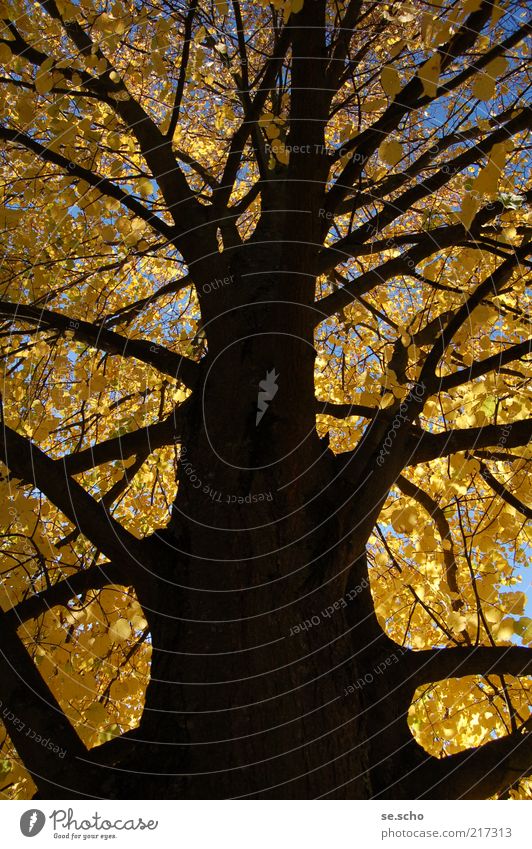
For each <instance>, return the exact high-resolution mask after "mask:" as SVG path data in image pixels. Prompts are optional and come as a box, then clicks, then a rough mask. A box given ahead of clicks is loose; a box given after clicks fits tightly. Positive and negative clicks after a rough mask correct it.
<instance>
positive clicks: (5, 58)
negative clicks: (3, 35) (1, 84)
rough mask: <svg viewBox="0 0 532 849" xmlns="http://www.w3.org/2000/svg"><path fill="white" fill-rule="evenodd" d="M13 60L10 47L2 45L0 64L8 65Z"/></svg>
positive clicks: (0, 45) (0, 47)
mask: <svg viewBox="0 0 532 849" xmlns="http://www.w3.org/2000/svg"><path fill="white" fill-rule="evenodd" d="M10 59H11V50H10V48H9V45H8V44H6V43H5V42H3V43H2V44H0V64H2V65H7V63H8V62H9V61H10Z"/></svg>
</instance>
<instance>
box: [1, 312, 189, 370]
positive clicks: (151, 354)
mask: <svg viewBox="0 0 532 849" xmlns="http://www.w3.org/2000/svg"><path fill="white" fill-rule="evenodd" d="M0 315H2V316H9V317H10V318H14V319H17V320H18V321H29V322H32V323H33V324H38V325H41V326H43V327H49V328H52V329H54V330H60V331H61V332H62V333H65V332H68V331H70V332H71V333H73V337H74V339H77V340H79V341H80V342H87V343H88V344H89V345H91V346H92V347H94V348H98V349H100V350H104V351H108V352H109V353H111V354H118V355H119V356H121V357H134V358H135V359H137V360H140V361H141V362H143V363H147V364H148V365H150V366H153V368H155V369H157V370H158V371H160V372H162V373H163V374H168V375H170V376H171V377H174V378H176V379H179V380H181V381H183V383H184V384H185V385H186V386H189V387H192V386H194V384H195V382H196V379H197V376H198V365H197V364H196V363H195V362H193V360H189V359H187V358H186V357H182V356H180V355H179V354H175V353H174V352H173V351H169V350H168V348H165V347H163V346H162V345H155V344H153V343H151V342H148V341H145V340H144V339H128V338H126V337H125V336H120V334H119V333H115V332H114V331H113V330H104V329H103V328H102V327H98V326H97V325H95V324H91V323H90V322H88V321H80V320H78V319H75V318H70V317H69V316H66V315H63V314H62V313H58V312H54V311H52V310H46V309H42V308H41V307H32V306H27V305H26V304H15V303H11V302H10V301H0Z"/></svg>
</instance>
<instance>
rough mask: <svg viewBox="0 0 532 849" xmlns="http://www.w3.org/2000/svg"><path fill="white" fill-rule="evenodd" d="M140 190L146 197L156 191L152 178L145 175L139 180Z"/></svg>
mask: <svg viewBox="0 0 532 849" xmlns="http://www.w3.org/2000/svg"><path fill="white" fill-rule="evenodd" d="M139 191H140V193H141V195H143V196H144V197H148V196H149V195H151V194H152V193H153V191H154V185H153V183H152V182H151V180H148V178H147V177H143V178H142V179H141V180H139Z"/></svg>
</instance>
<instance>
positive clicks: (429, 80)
mask: <svg viewBox="0 0 532 849" xmlns="http://www.w3.org/2000/svg"><path fill="white" fill-rule="evenodd" d="M440 65H441V60H440V54H439V53H435V54H434V56H431V57H430V59H427V61H426V62H425V64H424V65H422V67H421V68H420V69H419V72H418V76H419V79H420V80H421V82H422V83H423V92H424V94H426V96H427V97H436V93H437V91H438V80H439V78H440Z"/></svg>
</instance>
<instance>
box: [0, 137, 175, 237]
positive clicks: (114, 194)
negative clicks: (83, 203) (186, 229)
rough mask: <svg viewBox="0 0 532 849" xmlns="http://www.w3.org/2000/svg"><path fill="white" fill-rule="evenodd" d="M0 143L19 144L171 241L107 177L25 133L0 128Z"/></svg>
mask: <svg viewBox="0 0 532 849" xmlns="http://www.w3.org/2000/svg"><path fill="white" fill-rule="evenodd" d="M0 139H3V140H4V141H9V142H13V143H14V144H20V145H22V147H24V148H26V150H29V151H31V152H32V153H34V154H35V155H36V156H38V157H39V158H40V159H42V160H43V161H44V162H50V163H51V164H52V165H57V166H58V168H61V169H62V170H63V171H66V172H67V174H69V175H70V176H71V177H77V178H78V179H80V180H85V182H86V183H88V184H89V186H92V187H93V188H95V189H97V190H98V191H99V192H101V194H102V195H106V196H107V197H111V198H114V200H118V201H120V203H121V204H122V206H125V207H126V209H128V210H129V211H130V212H132V213H133V214H134V215H136V216H137V217H138V218H141V219H142V221H146V223H147V224H149V225H150V226H151V227H153V229H154V230H155V232H156V233H159V234H161V235H163V236H165V238H167V239H168V238H171V236H172V233H173V230H172V227H170V226H169V225H168V224H166V223H165V222H164V221H163V219H162V218H159V216H158V215H156V214H155V213H154V212H152V211H151V210H150V209H148V208H147V207H145V206H144V205H143V204H142V203H139V201H138V200H135V198H133V197H131V196H130V195H128V194H127V193H126V192H124V191H123V190H122V189H121V188H120V186H117V185H116V183H113V182H112V181H111V180H108V179H107V177H101V176H100V175H99V174H95V173H94V172H93V171H89V170H88V168H84V167H83V166H82V165H77V164H76V163H75V162H72V160H70V159H67V158H66V156H63V155H62V154H61V153H57V152H56V151H54V150H50V148H47V147H45V146H44V145H43V144H41V143H40V142H38V141H36V140H35V139H33V138H31V136H28V135H26V133H21V132H19V131H18V130H11V129H9V128H8V127H4V126H0Z"/></svg>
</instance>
